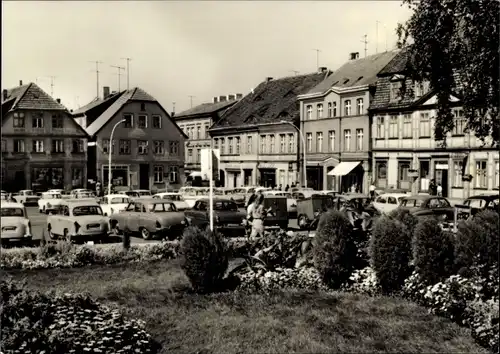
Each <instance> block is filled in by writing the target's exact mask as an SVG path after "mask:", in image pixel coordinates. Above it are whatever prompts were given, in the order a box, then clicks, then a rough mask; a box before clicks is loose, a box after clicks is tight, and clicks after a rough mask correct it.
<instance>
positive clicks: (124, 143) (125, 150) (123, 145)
mask: <svg viewBox="0 0 500 354" xmlns="http://www.w3.org/2000/svg"><path fill="white" fill-rule="evenodd" d="M118 144H119V145H118V146H119V152H118V153H119V154H120V155H130V140H123V139H121V140H120V141H119V143H118Z"/></svg>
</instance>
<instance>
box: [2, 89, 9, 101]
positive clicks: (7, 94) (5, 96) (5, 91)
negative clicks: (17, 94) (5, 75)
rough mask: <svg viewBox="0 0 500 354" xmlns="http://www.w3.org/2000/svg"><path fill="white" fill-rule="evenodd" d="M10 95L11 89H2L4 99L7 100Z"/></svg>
mask: <svg viewBox="0 0 500 354" xmlns="http://www.w3.org/2000/svg"><path fill="white" fill-rule="evenodd" d="M8 96H9V91H7V90H6V89H4V90H3V91H2V101H7V97H8Z"/></svg>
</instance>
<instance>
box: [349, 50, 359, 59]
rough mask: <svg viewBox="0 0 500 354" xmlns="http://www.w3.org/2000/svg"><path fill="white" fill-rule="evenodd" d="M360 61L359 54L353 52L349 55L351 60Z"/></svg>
mask: <svg viewBox="0 0 500 354" xmlns="http://www.w3.org/2000/svg"><path fill="white" fill-rule="evenodd" d="M356 59H359V52H352V53H351V54H349V60H356Z"/></svg>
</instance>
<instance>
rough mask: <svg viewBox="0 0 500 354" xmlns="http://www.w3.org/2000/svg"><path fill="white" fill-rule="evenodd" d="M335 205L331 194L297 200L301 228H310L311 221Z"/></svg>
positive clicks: (298, 222) (298, 220)
mask: <svg viewBox="0 0 500 354" xmlns="http://www.w3.org/2000/svg"><path fill="white" fill-rule="evenodd" d="M333 207H334V204H333V197H332V196H330V195H314V196H311V197H308V198H305V199H301V200H298V201H297V224H298V226H299V228H300V229H303V230H304V229H309V228H310V226H311V223H312V222H313V221H314V220H315V219H317V218H318V217H319V216H320V215H321V214H322V213H323V212H325V211H326V210H328V209H332V208H333Z"/></svg>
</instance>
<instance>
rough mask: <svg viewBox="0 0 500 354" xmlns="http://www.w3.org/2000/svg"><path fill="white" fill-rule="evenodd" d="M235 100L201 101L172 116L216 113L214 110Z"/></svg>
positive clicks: (222, 107)
mask: <svg viewBox="0 0 500 354" xmlns="http://www.w3.org/2000/svg"><path fill="white" fill-rule="evenodd" d="M236 102H238V101H237V100H232V101H224V102H217V103H202V104H200V105H198V106H196V107H193V108H190V109H188V110H185V111H184V112H181V113H179V114H176V115H175V117H174V118H175V119H177V118H184V117H188V116H194V115H201V114H211V113H216V112H218V111H220V110H221V109H225V108H228V107H230V106H232V105H233V104H235V103H236Z"/></svg>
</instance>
